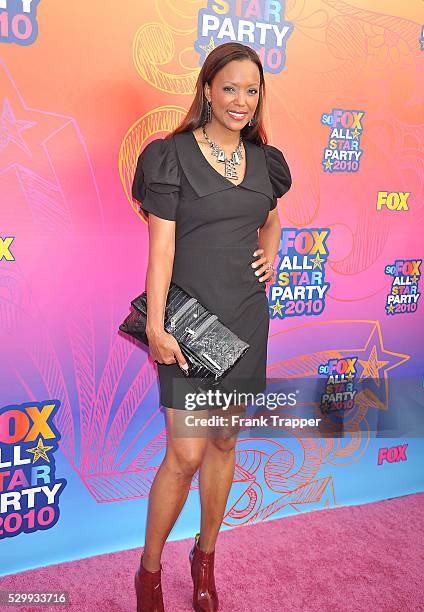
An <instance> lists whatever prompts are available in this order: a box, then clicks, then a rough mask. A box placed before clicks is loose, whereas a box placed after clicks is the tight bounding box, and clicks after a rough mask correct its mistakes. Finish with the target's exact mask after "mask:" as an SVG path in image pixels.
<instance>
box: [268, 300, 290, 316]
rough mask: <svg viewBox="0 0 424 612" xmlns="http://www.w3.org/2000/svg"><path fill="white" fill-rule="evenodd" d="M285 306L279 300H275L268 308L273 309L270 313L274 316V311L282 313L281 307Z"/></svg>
mask: <svg viewBox="0 0 424 612" xmlns="http://www.w3.org/2000/svg"><path fill="white" fill-rule="evenodd" d="M285 307H286V306H285V304H280V300H277V301H276V302H275V304H272V305H271V306H270V308H272V310H273V311H274V312H273V313H272V316H275V314H276V312H277V311H278V314H279V315H282V314H283V308H285Z"/></svg>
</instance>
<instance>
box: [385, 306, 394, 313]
mask: <svg viewBox="0 0 424 612" xmlns="http://www.w3.org/2000/svg"><path fill="white" fill-rule="evenodd" d="M386 310H387V314H395V307H394V305H393V304H389V305H388V306H386Z"/></svg>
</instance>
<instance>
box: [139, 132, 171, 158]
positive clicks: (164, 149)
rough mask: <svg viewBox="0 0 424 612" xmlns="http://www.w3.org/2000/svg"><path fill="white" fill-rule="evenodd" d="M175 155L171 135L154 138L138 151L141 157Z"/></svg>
mask: <svg viewBox="0 0 424 612" xmlns="http://www.w3.org/2000/svg"><path fill="white" fill-rule="evenodd" d="M156 155H159V156H172V155H175V140H174V137H173V136H170V137H167V138H154V139H153V140H151V141H150V142H149V143H148V144H147V145H146V146H145V147H144V149H143V150H142V152H141V153H140V157H141V158H143V159H144V158H146V157H149V158H150V157H154V156H156Z"/></svg>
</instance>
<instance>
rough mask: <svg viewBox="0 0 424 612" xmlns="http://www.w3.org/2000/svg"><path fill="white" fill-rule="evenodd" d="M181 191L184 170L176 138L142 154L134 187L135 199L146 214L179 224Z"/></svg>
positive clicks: (150, 146) (151, 146) (152, 144)
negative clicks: (181, 172) (177, 221)
mask: <svg viewBox="0 0 424 612" xmlns="http://www.w3.org/2000/svg"><path fill="white" fill-rule="evenodd" d="M179 191H180V169H179V163H178V157H177V151H176V148H175V142H174V140H173V139H172V138H170V139H165V138H157V139H156V140H152V142H150V143H149V144H148V145H147V147H146V148H145V149H144V150H143V151H142V153H141V155H140V156H139V158H138V161H137V168H136V171H135V175H134V181H133V185H132V196H133V198H135V199H136V200H137V201H138V202H140V211H141V210H144V211H145V212H146V214H147V215H148V214H149V212H151V213H153V214H154V215H156V216H158V217H161V218H162V219H168V220H169V221H175V220H176V217H177V207H178V201H179Z"/></svg>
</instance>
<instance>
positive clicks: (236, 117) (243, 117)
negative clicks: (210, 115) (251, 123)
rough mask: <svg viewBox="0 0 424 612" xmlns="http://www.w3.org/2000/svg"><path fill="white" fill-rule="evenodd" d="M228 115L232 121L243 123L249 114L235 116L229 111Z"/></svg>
mask: <svg viewBox="0 0 424 612" xmlns="http://www.w3.org/2000/svg"><path fill="white" fill-rule="evenodd" d="M227 113H228V114H229V115H230V117H231V119H234V120H235V121H243V119H245V117H246V115H247V113H242V114H233V113H232V112H230V111H227Z"/></svg>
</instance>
